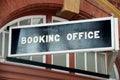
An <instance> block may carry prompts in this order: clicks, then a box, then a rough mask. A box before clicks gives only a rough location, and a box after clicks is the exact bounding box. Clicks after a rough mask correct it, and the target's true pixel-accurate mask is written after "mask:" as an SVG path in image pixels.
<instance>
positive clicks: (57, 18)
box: [52, 16, 68, 22]
mask: <svg viewBox="0 0 120 80" xmlns="http://www.w3.org/2000/svg"><path fill="white" fill-rule="evenodd" d="M53 20H57V21H60V22H66V21H68V20H66V19H63V18H60V17H56V16H52V22H53Z"/></svg>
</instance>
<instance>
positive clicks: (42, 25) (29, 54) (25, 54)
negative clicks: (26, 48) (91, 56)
mask: <svg viewBox="0 0 120 80" xmlns="http://www.w3.org/2000/svg"><path fill="white" fill-rule="evenodd" d="M101 20H111V41H112V42H111V43H112V46H111V47H106V48H90V49H78V50H65V51H49V52H38V53H19V54H11V37H12V34H11V32H12V29H19V28H28V26H18V27H10V31H9V53H8V56H9V57H17V56H32V55H46V54H57V53H68V52H70V53H71V52H98V51H113V50H115V45H114V44H115V42H116V41H115V33H116V32H115V30H116V29H115V25H114V23H116V22H114V20H115V19H114V18H113V17H104V18H94V19H87V20H79V21H69V22H60V23H49V24H40V25H30V26H29V28H30V27H44V26H52V25H62V24H75V23H83V22H92V21H101ZM115 21H117V20H115ZM116 26H118V25H116ZM116 28H117V27H116ZM117 36H118V35H117ZM116 38H117V37H116ZM116 43H118V41H117V42H116Z"/></svg>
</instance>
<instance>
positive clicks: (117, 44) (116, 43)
mask: <svg viewBox="0 0 120 80" xmlns="http://www.w3.org/2000/svg"><path fill="white" fill-rule="evenodd" d="M114 27H115V28H114V29H115V30H114V31H115V32H114V39H115V41H114V42H115V50H116V51H118V50H119V33H118V18H114Z"/></svg>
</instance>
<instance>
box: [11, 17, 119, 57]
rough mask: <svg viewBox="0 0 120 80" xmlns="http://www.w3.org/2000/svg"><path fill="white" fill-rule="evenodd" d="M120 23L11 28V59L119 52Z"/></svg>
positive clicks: (83, 22)
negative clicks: (61, 54) (91, 52)
mask: <svg viewBox="0 0 120 80" xmlns="http://www.w3.org/2000/svg"><path fill="white" fill-rule="evenodd" d="M118 46H119V45H118V20H117V19H116V18H113V17H106V18H95V19H88V20H80V21H70V22H62V23H52V24H42V25H41V24H40V25H32V26H20V27H11V28H10V36H9V56H11V57H12V56H26V55H27V56H28V55H40V54H41V55H43V54H53V53H67V52H80V51H85V52H86V51H112V50H118V49H119V47H118Z"/></svg>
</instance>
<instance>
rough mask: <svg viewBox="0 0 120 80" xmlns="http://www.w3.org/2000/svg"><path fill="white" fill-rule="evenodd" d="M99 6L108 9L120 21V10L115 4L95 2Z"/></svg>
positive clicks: (103, 1) (102, 1) (104, 1)
mask: <svg viewBox="0 0 120 80" xmlns="http://www.w3.org/2000/svg"><path fill="white" fill-rule="evenodd" d="M95 1H96V2H98V3H99V4H101V5H103V6H104V7H106V8H107V9H108V10H109V11H110V12H111V13H113V14H114V15H115V16H116V17H118V18H119V19H120V10H118V9H117V8H116V7H115V6H114V5H113V4H111V3H110V2H109V1H108V0H95Z"/></svg>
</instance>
